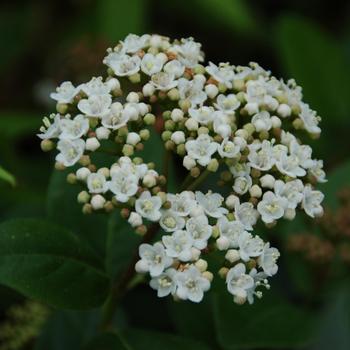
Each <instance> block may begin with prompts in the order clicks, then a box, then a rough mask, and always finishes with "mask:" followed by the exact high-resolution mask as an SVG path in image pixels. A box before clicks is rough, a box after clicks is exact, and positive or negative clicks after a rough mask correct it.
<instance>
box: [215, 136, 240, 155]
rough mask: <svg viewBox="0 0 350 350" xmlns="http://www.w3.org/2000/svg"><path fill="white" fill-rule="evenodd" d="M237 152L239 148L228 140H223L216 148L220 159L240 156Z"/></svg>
mask: <svg viewBox="0 0 350 350" xmlns="http://www.w3.org/2000/svg"><path fill="white" fill-rule="evenodd" d="M239 151H240V147H239V146H237V145H236V144H235V143H234V142H232V141H229V139H228V138H225V139H224V140H223V141H222V142H221V144H220V146H219V147H218V152H219V154H220V156H221V157H222V158H236V157H238V156H239V154H240V153H239Z"/></svg>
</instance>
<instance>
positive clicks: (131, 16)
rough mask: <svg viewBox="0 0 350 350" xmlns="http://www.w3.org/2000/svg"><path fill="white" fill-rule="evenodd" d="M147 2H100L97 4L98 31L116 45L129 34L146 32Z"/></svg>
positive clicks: (129, 0) (105, 0)
mask: <svg viewBox="0 0 350 350" xmlns="http://www.w3.org/2000/svg"><path fill="white" fill-rule="evenodd" d="M144 12H145V2H144V1H143V0H128V1H115V0H100V1H98V2H97V9H96V13H97V31H98V33H99V34H100V35H102V36H103V37H104V38H106V39H108V40H109V41H110V42H111V43H113V44H116V43H117V42H118V41H119V40H123V39H124V37H126V36H127V35H128V34H129V33H134V34H141V33H142V32H143V31H144V23H143V21H144V18H146V16H145V13H144Z"/></svg>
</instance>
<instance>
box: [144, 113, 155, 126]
mask: <svg viewBox="0 0 350 350" xmlns="http://www.w3.org/2000/svg"><path fill="white" fill-rule="evenodd" d="M143 121H144V122H145V124H146V125H153V124H154V123H155V122H156V117H155V116H154V114H151V113H147V114H146V115H145V116H144V117H143Z"/></svg>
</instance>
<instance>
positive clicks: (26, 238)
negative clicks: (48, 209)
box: [0, 219, 109, 309]
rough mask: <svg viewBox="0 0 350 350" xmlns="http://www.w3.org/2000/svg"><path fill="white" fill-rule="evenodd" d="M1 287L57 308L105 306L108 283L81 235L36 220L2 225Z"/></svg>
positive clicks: (0, 238)
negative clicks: (2, 285) (80, 237)
mask: <svg viewBox="0 0 350 350" xmlns="http://www.w3.org/2000/svg"><path fill="white" fill-rule="evenodd" d="M0 283H2V284H4V285H6V286H9V287H11V288H13V289H15V290H17V291H18V292H20V293H22V294H24V295H25V296H27V297H30V298H34V299H38V300H40V301H42V302H44V303H47V304H50V305H53V306H55V307H58V308H71V309H84V308H91V307H96V306H99V305H101V304H102V303H103V302H104V300H105V298H106V296H107V293H108V288H109V280H108V278H107V277H106V275H105V274H104V272H103V271H102V268H101V263H100V261H99V260H98V258H96V256H95V255H94V254H93V253H92V251H91V250H90V249H89V248H88V247H87V246H85V245H84V244H83V242H82V241H81V240H79V239H78V237H77V236H75V235H73V234H71V233H70V232H68V231H66V230H64V229H62V228H60V227H58V226H55V225H52V224H50V223H48V222H45V221H41V220H33V219H19V220H13V221H7V222H4V223H2V224H1V225H0Z"/></svg>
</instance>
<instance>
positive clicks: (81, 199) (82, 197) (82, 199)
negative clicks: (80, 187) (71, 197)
mask: <svg viewBox="0 0 350 350" xmlns="http://www.w3.org/2000/svg"><path fill="white" fill-rule="evenodd" d="M77 200H78V203H81V204H85V203H87V202H88V201H89V200H90V194H89V193H87V191H81V192H79V194H78V196H77Z"/></svg>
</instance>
